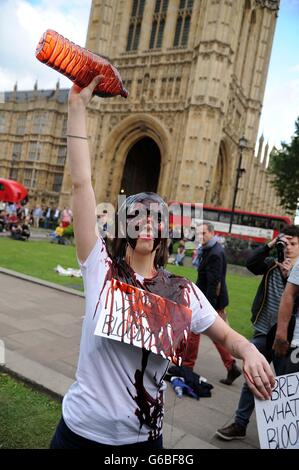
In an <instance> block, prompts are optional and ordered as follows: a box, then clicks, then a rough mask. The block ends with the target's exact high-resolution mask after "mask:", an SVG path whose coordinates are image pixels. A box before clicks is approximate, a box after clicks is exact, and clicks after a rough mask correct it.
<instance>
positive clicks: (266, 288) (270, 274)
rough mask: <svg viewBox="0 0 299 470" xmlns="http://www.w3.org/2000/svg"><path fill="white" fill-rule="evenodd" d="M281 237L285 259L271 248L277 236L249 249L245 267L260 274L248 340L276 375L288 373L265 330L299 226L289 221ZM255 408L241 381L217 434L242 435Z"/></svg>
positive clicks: (297, 245)
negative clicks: (230, 416)
mask: <svg viewBox="0 0 299 470" xmlns="http://www.w3.org/2000/svg"><path fill="white" fill-rule="evenodd" d="M280 239H281V240H282V241H283V242H284V245H285V248H284V261H283V262H281V263H279V262H278V261H276V259H275V258H274V257H273V256H270V250H271V249H272V248H273V247H275V246H276V242H277V239H274V240H272V241H271V242H269V243H268V244H266V245H263V246H261V247H258V248H256V249H255V250H253V251H252V253H251V255H250V256H249V258H248V260H247V264H246V265H247V269H249V271H251V272H252V273H253V274H255V275H261V274H262V275H263V279H262V281H261V283H260V285H259V287H258V290H257V293H256V296H255V298H254V301H253V304H252V317H251V321H252V323H253V327H254V335H253V338H252V340H251V342H252V343H253V344H254V345H255V346H256V347H257V349H258V350H259V351H260V352H261V353H262V354H263V355H264V356H265V358H266V359H267V361H268V362H269V363H271V362H273V366H274V368H275V371H276V374H277V375H283V374H287V373H288V369H287V361H286V360H285V358H279V357H278V356H276V355H275V354H274V353H273V350H272V348H271V345H269V344H268V340H267V338H268V333H269V332H270V330H271V329H273V327H274V326H275V324H276V322H277V315H278V310H279V304H280V300H281V297H282V294H283V291H284V288H285V285H286V282H287V278H288V275H289V273H290V271H291V269H292V267H293V265H294V264H295V263H296V260H297V259H298V257H299V227H297V226H295V225H288V226H287V227H285V229H284V234H283V236H281V237H280ZM253 410H254V398H253V395H252V393H251V391H250V390H249V388H248V386H247V385H246V384H244V385H243V388H242V392H241V396H240V400H239V405H238V409H237V410H236V413H235V421H234V423H232V424H230V425H229V426H226V427H224V428H222V429H218V430H217V432H216V435H217V436H218V437H220V438H221V439H224V440H227V441H230V440H232V439H244V438H245V436H246V428H247V425H248V423H249V420H250V417H251V414H252V412H253Z"/></svg>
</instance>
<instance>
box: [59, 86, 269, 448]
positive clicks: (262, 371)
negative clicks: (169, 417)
mask: <svg viewBox="0 0 299 470" xmlns="http://www.w3.org/2000/svg"><path fill="white" fill-rule="evenodd" d="M100 80H101V77H96V78H95V79H93V80H92V82H91V83H90V84H89V85H88V86H87V87H85V88H84V89H80V88H79V87H78V86H77V85H73V87H72V88H71V90H70V93H69V114H68V135H67V137H68V162H69V166H70V174H71V180H72V184H73V217H74V232H75V238H76V248H77V256H78V260H79V262H80V265H81V270H82V275H83V280H84V290H85V297H86V308H85V317H84V322H83V329H82V338H81V344H80V355H79V362H78V368H77V373H76V381H75V383H74V384H73V385H72V386H71V387H70V389H69V390H68V392H67V394H66V395H65V397H64V399H63V405H62V418H61V420H60V423H59V424H58V427H57V429H56V432H55V434H54V436H53V439H52V442H51V448H53V449H57V448H111V446H113V449H114V448H115V447H121V448H122V449H123V448H124V449H126V450H127V449H132V451H136V450H137V449H139V448H142V449H143V448H144V449H159V448H162V446H163V442H162V427H163V414H164V411H163V395H164V391H165V387H166V385H165V382H164V380H163V378H164V376H165V374H166V371H167V368H168V365H169V363H170V360H171V361H172V362H175V363H177V364H180V361H181V358H182V356H183V353H184V349H185V347H186V338H187V335H188V332H189V331H190V330H191V331H193V332H194V333H197V334H200V333H203V332H205V333H206V334H207V335H208V336H209V337H210V338H211V339H212V340H215V341H217V342H219V343H221V344H223V345H224V346H225V347H226V348H228V350H229V351H231V353H232V354H233V355H234V356H235V357H237V358H240V359H242V360H243V361H244V373H245V376H246V377H247V379H248V384H249V387H250V389H251V390H252V392H253V393H254V394H255V395H256V396H257V397H258V398H260V399H268V398H270V396H271V387H273V385H274V377H273V374H272V371H271V369H270V367H269V364H268V363H267V361H266V360H265V358H264V357H263V356H262V355H261V354H260V353H259V352H258V350H257V349H256V348H255V346H253V345H252V344H250V343H249V341H247V340H246V339H245V338H244V337H243V336H241V335H239V334H238V333H237V332H235V331H234V330H232V329H231V328H230V327H229V326H228V325H227V324H226V323H225V322H224V321H223V320H222V319H221V318H220V317H219V316H218V315H217V313H216V311H215V310H214V309H213V307H212V306H211V305H210V304H209V302H208V301H207V299H206V298H205V296H204V295H203V294H202V293H201V291H200V290H199V288H198V287H197V286H195V285H194V284H193V283H192V282H190V281H187V280H186V279H184V278H182V277H178V276H175V275H173V274H171V273H168V272H167V271H165V270H164V269H163V266H164V264H165V263H166V260H167V254H168V253H167V236H168V233H166V232H167V231H165V225H167V223H168V218H167V217H168V213H167V205H166V204H165V202H164V201H163V200H162V199H161V198H160V197H159V196H158V195H157V194H154V193H141V194H137V195H135V196H130V197H128V198H127V199H126V200H125V201H124V202H123V204H122V205H121V207H120V208H119V211H118V217H117V236H116V237H115V238H114V240H113V247H112V248H113V253H111V254H109V253H108V252H107V249H106V245H105V242H104V241H103V239H102V238H101V237H100V236H99V235H98V234H97V233H96V227H97V218H96V201H95V194H94V191H93V188H92V183H91V166H90V156H89V148H88V141H87V137H86V123H85V108H86V106H87V104H88V102H89V101H90V99H91V97H92V94H93V90H94V89H95V87H96V86H97V85H98V84H99V82H100ZM136 214H137V215H136Z"/></svg>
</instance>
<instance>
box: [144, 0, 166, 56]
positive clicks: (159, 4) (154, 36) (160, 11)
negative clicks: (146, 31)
mask: <svg viewBox="0 0 299 470" xmlns="http://www.w3.org/2000/svg"><path fill="white" fill-rule="evenodd" d="M168 1H169V0H156V4H155V11H154V16H153V22H152V31H151V37H150V45H149V48H150V49H159V48H161V47H162V41H163V32H164V27H165V22H166V14H167V7H168Z"/></svg>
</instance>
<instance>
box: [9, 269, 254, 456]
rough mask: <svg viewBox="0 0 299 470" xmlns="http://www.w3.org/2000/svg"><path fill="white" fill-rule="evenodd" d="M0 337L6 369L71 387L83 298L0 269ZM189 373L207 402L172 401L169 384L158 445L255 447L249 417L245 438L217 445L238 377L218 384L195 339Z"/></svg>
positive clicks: (44, 383)
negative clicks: (208, 388) (204, 385)
mask: <svg viewBox="0 0 299 470" xmlns="http://www.w3.org/2000/svg"><path fill="white" fill-rule="evenodd" d="M0 293H1V294H0V339H1V340H2V341H4V344H5V362H6V368H7V369H10V370H11V371H13V372H14V373H15V374H17V375H19V376H21V377H23V378H26V379H27V380H28V381H30V382H31V383H34V384H37V385H38V386H40V387H41V388H44V389H47V390H48V391H51V392H52V393H54V394H56V395H58V396H62V395H63V394H64V393H65V392H66V390H67V389H68V387H69V385H70V384H71V383H72V381H73V379H74V375H75V370H76V363H77V357H78V351H79V342H80V332H81V325H82V318H83V314H84V297H83V294H82V293H80V292H78V291H75V290H72V289H66V288H63V287H60V286H57V285H56V284H51V283H48V282H44V281H40V280H36V279H33V278H31V277H29V276H25V275H22V274H18V273H15V272H13V271H9V270H7V269H3V268H0ZM195 371H196V372H197V373H199V374H201V375H203V376H204V377H207V379H208V381H209V382H210V383H212V384H213V385H214V389H213V391H212V397H211V398H201V399H200V400H199V401H196V400H194V399H192V398H189V397H186V396H184V397H183V398H182V399H179V398H177V397H176V395H175V393H174V392H173V390H172V388H171V386H170V385H168V389H167V392H166V400H165V412H166V413H165V427H164V444H165V447H166V448H174V449H213V448H226V449H254V448H259V442H258V436H257V430H256V421H255V416H254V415H253V416H252V420H251V423H250V425H249V427H248V433H247V436H246V439H245V440H243V441H231V442H226V441H221V440H219V439H217V438H216V437H215V436H214V433H215V430H216V429H217V428H219V427H222V426H223V425H225V424H229V423H230V422H231V420H232V419H233V415H234V410H235V408H236V406H237V403H238V400H239V394H240V389H241V386H242V377H240V378H239V379H237V380H236V382H235V383H234V384H233V385H232V386H227V385H222V384H220V383H219V379H220V378H223V377H224V376H225V375H226V371H225V369H224V367H223V364H222V362H221V359H220V357H219V355H218V352H217V350H216V348H215V347H214V345H213V343H212V342H211V341H210V340H209V339H208V338H206V337H205V336H202V337H201V346H200V353H199V356H198V360H197V364H196V369H195Z"/></svg>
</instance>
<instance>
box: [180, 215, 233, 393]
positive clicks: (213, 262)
mask: <svg viewBox="0 0 299 470" xmlns="http://www.w3.org/2000/svg"><path fill="white" fill-rule="evenodd" d="M199 230H200V235H201V238H202V245H201V248H200V250H199V253H198V278H197V282H196V285H197V286H198V287H199V288H200V290H201V291H202V292H203V294H204V295H205V296H206V297H207V299H208V301H209V302H210V303H211V304H212V306H213V307H214V308H215V310H217V312H218V314H219V315H220V316H221V317H222V318H223V320H225V321H226V313H225V310H224V309H225V307H227V305H228V293H227V287H226V281H225V276H226V258H225V254H224V250H223V247H222V245H221V244H220V243H219V242H218V241H217V237H216V236H215V232H214V226H213V225H212V224H210V223H208V222H207V223H203V224H202V225H200V226H199ZM199 339H200V335H194V334H193V333H190V335H189V338H188V345H187V351H186V355H185V358H184V361H183V365H184V366H186V367H190V368H192V369H193V367H194V364H195V361H196V358H197V354H198V348H199ZM214 344H215V346H216V348H217V349H218V352H219V354H220V356H221V359H222V361H223V364H224V366H225V367H226V369H227V377H226V378H225V379H222V380H220V382H221V383H223V384H225V385H231V384H232V383H233V381H234V380H235V379H236V378H237V377H239V376H240V375H241V370H240V368H239V367H238V366H237V364H236V360H235V359H234V358H233V356H232V355H231V354H230V353H229V352H228V351H227V350H226V349H225V348H224V347H223V346H221V345H220V344H218V343H214Z"/></svg>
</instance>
